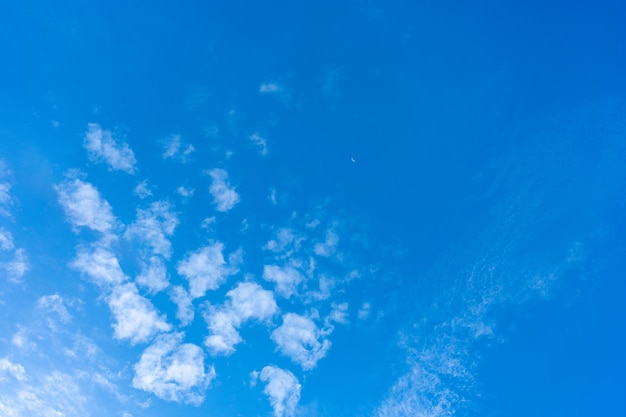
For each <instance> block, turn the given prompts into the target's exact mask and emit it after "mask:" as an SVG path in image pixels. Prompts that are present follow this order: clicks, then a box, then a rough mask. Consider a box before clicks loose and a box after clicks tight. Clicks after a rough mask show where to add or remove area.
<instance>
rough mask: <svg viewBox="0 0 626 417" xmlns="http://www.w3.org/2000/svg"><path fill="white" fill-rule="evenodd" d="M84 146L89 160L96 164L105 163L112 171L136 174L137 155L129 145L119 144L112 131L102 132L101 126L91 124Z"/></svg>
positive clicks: (88, 126)
mask: <svg viewBox="0 0 626 417" xmlns="http://www.w3.org/2000/svg"><path fill="white" fill-rule="evenodd" d="M87 128H88V129H87V133H86V134H85V139H84V141H83V146H84V147H85V149H87V155H88V156H89V159H90V160H92V161H94V162H104V163H106V164H107V165H109V167H110V169H112V170H115V171H124V172H126V173H128V174H134V173H135V163H136V162H137V161H136V160H135V154H134V153H133V151H132V150H131V149H130V147H129V146H128V144H127V143H125V142H118V141H116V140H115V139H114V138H113V135H112V134H111V131H109V130H102V128H101V127H100V125H98V124H96V123H89V124H88V125H87Z"/></svg>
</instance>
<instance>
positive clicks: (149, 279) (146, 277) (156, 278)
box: [135, 256, 169, 293]
mask: <svg viewBox="0 0 626 417" xmlns="http://www.w3.org/2000/svg"><path fill="white" fill-rule="evenodd" d="M135 281H136V282H137V284H139V285H141V286H143V287H145V288H147V289H148V290H149V291H150V292H151V293H157V292H159V291H163V290H164V289H166V288H167V286H168V285H169V281H168V278H167V268H166V266H165V263H164V262H163V259H162V258H161V257H159V256H151V257H150V258H149V259H148V260H147V261H146V262H144V263H143V264H142V265H141V272H140V274H139V275H137V277H136V278H135Z"/></svg>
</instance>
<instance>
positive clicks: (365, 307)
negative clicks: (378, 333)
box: [357, 303, 372, 320]
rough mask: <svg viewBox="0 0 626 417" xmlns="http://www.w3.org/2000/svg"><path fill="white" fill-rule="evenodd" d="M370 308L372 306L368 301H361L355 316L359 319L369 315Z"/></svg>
mask: <svg viewBox="0 0 626 417" xmlns="http://www.w3.org/2000/svg"><path fill="white" fill-rule="evenodd" d="M371 310H372V306H371V304H370V303H363V305H362V306H361V308H359V311H358V312H357V317H358V318H359V319H361V320H365V319H366V318H368V317H369V315H370V311H371Z"/></svg>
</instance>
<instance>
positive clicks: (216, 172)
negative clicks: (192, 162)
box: [207, 168, 240, 212]
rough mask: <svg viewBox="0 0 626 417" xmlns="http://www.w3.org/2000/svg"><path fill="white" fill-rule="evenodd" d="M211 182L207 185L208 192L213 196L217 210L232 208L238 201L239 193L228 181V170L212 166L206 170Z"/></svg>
mask: <svg viewBox="0 0 626 417" xmlns="http://www.w3.org/2000/svg"><path fill="white" fill-rule="evenodd" d="M207 174H208V175H209V176H210V177H211V179H212V182H211V185H210V186H209V192H210V193H211V195H212V196H213V204H214V205H215V209H216V210H217V211H221V212H226V211H229V210H232V208H233V207H235V205H236V204H237V203H238V202H239V200H240V198H239V194H237V191H235V188H234V187H232V186H231V185H230V182H229V181H228V172H226V171H225V170H223V169H221V168H214V169H211V170H208V171H207Z"/></svg>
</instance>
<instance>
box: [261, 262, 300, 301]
mask: <svg viewBox="0 0 626 417" xmlns="http://www.w3.org/2000/svg"><path fill="white" fill-rule="evenodd" d="M263 279H265V280H267V281H270V282H273V283H274V285H275V286H276V292H277V293H278V294H280V295H282V296H283V297H285V298H289V297H291V295H293V294H295V293H296V291H297V287H298V285H299V284H300V283H301V282H302V281H303V280H304V277H303V276H302V274H300V272H298V270H297V269H295V268H293V267H291V266H285V267H282V268H281V267H279V266H276V265H265V266H264V267H263Z"/></svg>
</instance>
